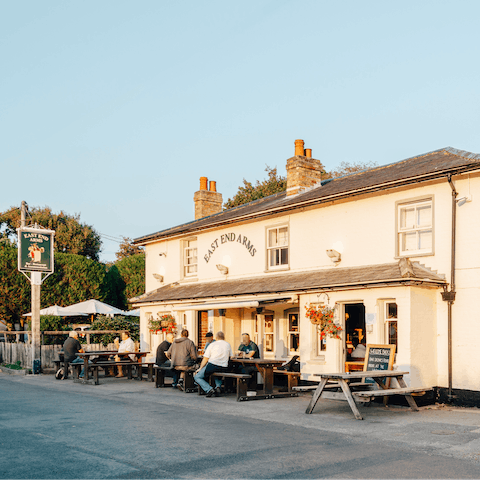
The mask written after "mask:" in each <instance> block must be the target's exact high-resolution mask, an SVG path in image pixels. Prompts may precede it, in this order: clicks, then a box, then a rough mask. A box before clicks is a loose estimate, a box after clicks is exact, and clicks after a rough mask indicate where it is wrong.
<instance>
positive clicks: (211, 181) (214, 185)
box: [210, 180, 217, 192]
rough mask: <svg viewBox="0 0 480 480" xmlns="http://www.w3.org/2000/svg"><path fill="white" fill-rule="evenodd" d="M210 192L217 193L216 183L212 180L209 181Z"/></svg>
mask: <svg viewBox="0 0 480 480" xmlns="http://www.w3.org/2000/svg"><path fill="white" fill-rule="evenodd" d="M210 191H211V192H216V191H217V182H214V181H213V180H210Z"/></svg>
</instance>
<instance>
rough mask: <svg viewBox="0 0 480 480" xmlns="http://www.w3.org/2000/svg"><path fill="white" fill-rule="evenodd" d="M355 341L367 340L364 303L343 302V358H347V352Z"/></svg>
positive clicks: (362, 341)
mask: <svg viewBox="0 0 480 480" xmlns="http://www.w3.org/2000/svg"><path fill="white" fill-rule="evenodd" d="M355 341H358V343H366V341H367V338H366V331H365V305H364V304H363V303H347V304H345V360H347V358H348V355H349V353H351V352H352V351H353V346H354V343H355ZM352 342H353V343H352ZM355 344H356V343H355Z"/></svg>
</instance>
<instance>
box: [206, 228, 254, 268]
mask: <svg viewBox="0 0 480 480" xmlns="http://www.w3.org/2000/svg"><path fill="white" fill-rule="evenodd" d="M228 242H237V243H239V244H240V245H243V246H244V247H245V248H246V249H247V250H248V251H249V253H250V255H251V256H252V257H254V256H255V253H256V251H257V249H256V248H255V247H254V245H253V243H252V242H250V240H249V239H248V238H247V237H246V236H245V235H241V234H239V235H238V236H237V235H236V234H235V233H225V234H224V235H220V238H216V239H215V240H214V241H213V242H212V244H211V245H210V248H209V249H208V251H207V253H206V254H205V256H204V257H203V258H204V259H205V262H206V263H208V261H209V260H210V257H211V256H212V255H213V252H214V251H215V250H216V249H217V248H218V247H219V246H220V245H223V244H224V243H228Z"/></svg>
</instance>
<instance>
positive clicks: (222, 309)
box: [218, 308, 227, 317]
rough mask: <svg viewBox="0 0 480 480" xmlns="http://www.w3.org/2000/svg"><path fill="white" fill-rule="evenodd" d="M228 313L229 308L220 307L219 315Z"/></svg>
mask: <svg viewBox="0 0 480 480" xmlns="http://www.w3.org/2000/svg"><path fill="white" fill-rule="evenodd" d="M226 313H227V310H226V309H225V308H219V309H218V315H219V316H220V317H224V316H225V314H226Z"/></svg>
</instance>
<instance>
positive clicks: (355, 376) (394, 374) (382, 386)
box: [305, 370, 431, 420]
mask: <svg viewBox="0 0 480 480" xmlns="http://www.w3.org/2000/svg"><path fill="white" fill-rule="evenodd" d="M404 375H408V372H399V371H396V370H371V371H363V372H348V373H320V374H315V376H318V377H320V383H319V384H318V386H317V388H316V390H315V391H314V393H313V396H312V399H311V400H310V403H309V404H308V407H307V410H306V411H305V413H308V414H311V413H312V412H313V409H314V408H315V405H316V404H317V402H318V400H319V399H320V397H321V396H322V395H323V397H324V398H327V397H328V398H333V399H336V400H347V402H348V404H349V405H350V408H351V410H352V412H353V414H354V416H355V418H356V419H357V420H363V417H362V415H361V414H360V412H359V411H358V408H357V404H356V402H355V398H357V399H359V400H363V401H370V400H371V399H372V398H374V397H380V396H389V395H403V396H404V397H405V399H406V400H407V402H408V405H409V406H410V408H411V409H412V410H413V411H417V410H418V407H417V404H416V403H415V400H414V399H413V397H412V393H417V392H418V393H419V392H425V391H427V390H431V388H410V387H407V384H406V383H405V380H404V379H403V376H404ZM367 378H371V379H373V380H374V381H375V384H376V385H377V386H378V390H371V389H367V390H365V387H369V384H365V383H364V381H365V379H367ZM387 378H391V379H396V381H397V383H398V388H391V383H392V382H384V379H387ZM359 380H361V381H362V382H360V383H353V382H352V381H357V382H358V381H359ZM328 382H336V383H337V384H338V386H339V387H340V388H341V390H342V393H340V392H339V393H336V392H331V393H330V392H326V391H324V390H325V387H327V388H328V387H331V386H332V384H331V383H330V384H329V385H328V386H327V384H328ZM362 385H363V387H362V389H361V390H360V391H357V390H356V387H361V386H362ZM371 385H372V386H374V384H371Z"/></svg>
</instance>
